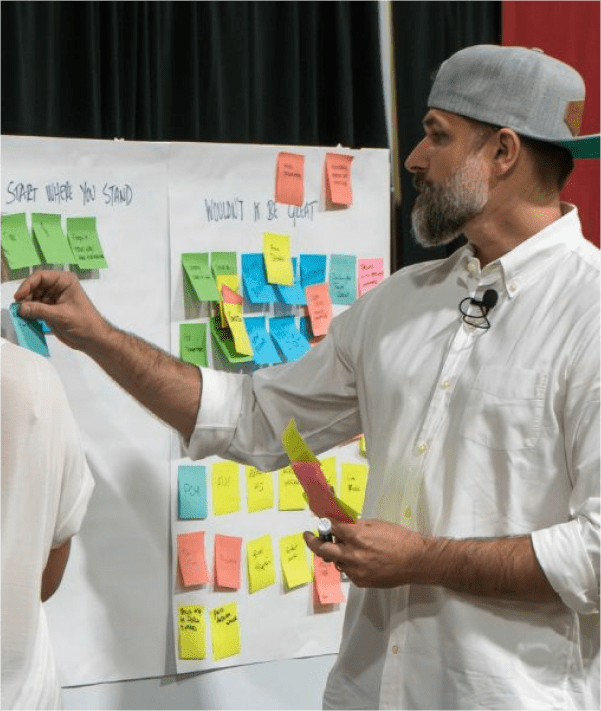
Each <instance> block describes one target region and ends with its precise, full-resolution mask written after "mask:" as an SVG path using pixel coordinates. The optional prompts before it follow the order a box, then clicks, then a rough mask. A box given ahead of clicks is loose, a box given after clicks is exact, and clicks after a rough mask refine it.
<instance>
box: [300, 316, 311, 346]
mask: <svg viewBox="0 0 601 711" xmlns="http://www.w3.org/2000/svg"><path fill="white" fill-rule="evenodd" d="M299 325H300V327H299V329H298V330H299V331H300V334H301V336H302V337H303V338H305V339H306V340H307V341H308V342H309V345H311V339H313V338H314V336H313V331H312V330H311V319H310V318H309V317H308V316H301V317H300V319H299Z"/></svg>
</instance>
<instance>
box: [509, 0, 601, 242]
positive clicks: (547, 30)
mask: <svg viewBox="0 0 601 711" xmlns="http://www.w3.org/2000/svg"><path fill="white" fill-rule="evenodd" d="M600 7H601V4H600V3H598V2H590V1H589V0H586V1H584V2H583V1H581V0H576V1H571V2H570V1H567V2H565V1H563V0H561V1H555V0H554V1H553V2H531V1H530V0H517V2H516V1H513V0H511V1H509V0H505V1H504V2H503V44H506V45H519V46H522V47H539V48H540V49H542V50H544V51H545V52H546V53H547V54H550V55H551V56H553V57H556V58H557V59H561V60H562V61H563V62H567V63H568V64H571V65H572V66H573V67H574V68H575V69H577V70H578V71H579V72H580V74H581V75H582V76H583V77H584V82H585V84H586V102H585V107H584V117H583V121H582V128H581V131H580V133H581V135H586V134H589V133H599V83H600V82H599V45H600V39H599V21H600V17H599V9H600ZM599 190H600V185H599V160H598V159H595V160H590V159H589V160H576V168H575V169H574V172H573V173H572V177H571V179H570V182H569V183H568V185H567V186H566V188H565V190H564V191H563V193H562V198H563V199H564V200H566V201H567V202H572V203H574V204H575V205H577V206H578V209H579V211H580V218H581V220H582V228H583V231H584V234H585V235H586V237H588V238H589V239H590V240H591V242H594V243H595V244H596V245H597V246H599Z"/></svg>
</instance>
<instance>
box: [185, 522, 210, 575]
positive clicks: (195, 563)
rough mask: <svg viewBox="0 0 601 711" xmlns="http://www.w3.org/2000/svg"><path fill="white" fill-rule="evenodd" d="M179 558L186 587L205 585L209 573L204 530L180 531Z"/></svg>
mask: <svg viewBox="0 0 601 711" xmlns="http://www.w3.org/2000/svg"><path fill="white" fill-rule="evenodd" d="M177 559H178V561H179V569H180V571H181V574H182V581H183V583H184V587H186V588H188V587H190V586H192V585H204V584H205V583H207V582H208V581H209V573H208V571H207V564H206V562H205V534H204V531H195V532H194V533H178V535H177Z"/></svg>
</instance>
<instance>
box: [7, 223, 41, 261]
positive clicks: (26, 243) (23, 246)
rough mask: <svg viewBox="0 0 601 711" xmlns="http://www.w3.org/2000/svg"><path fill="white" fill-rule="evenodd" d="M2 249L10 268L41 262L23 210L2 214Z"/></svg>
mask: <svg viewBox="0 0 601 711" xmlns="http://www.w3.org/2000/svg"><path fill="white" fill-rule="evenodd" d="M2 250H3V252H4V257H5V258H6V261H7V262H8V266H9V267H10V268H11V269H23V268H24V267H33V266H35V265H36V264H40V263H41V262H40V257H39V255H38V253H37V250H36V248H35V245H34V243H33V239H32V237H31V235H30V234H29V230H28V229H27V222H26V221H25V213H24V212H19V213H17V214H15V215H2Z"/></svg>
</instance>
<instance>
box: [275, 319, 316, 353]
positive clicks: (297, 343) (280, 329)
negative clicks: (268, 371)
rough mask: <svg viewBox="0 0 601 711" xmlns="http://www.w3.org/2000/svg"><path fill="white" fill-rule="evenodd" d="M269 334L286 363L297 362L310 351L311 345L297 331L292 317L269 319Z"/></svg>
mask: <svg viewBox="0 0 601 711" xmlns="http://www.w3.org/2000/svg"><path fill="white" fill-rule="evenodd" d="M269 333H270V335H271V337H272V338H273V340H274V341H275V342H276V343H277V346H278V348H279V349H280V350H281V351H282V353H283V354H284V358H286V360H288V361H293V360H299V359H300V358H302V357H303V356H304V355H305V353H308V352H309V351H310V350H311V345H310V344H309V341H307V339H306V338H304V337H303V336H302V335H301V333H300V332H299V331H298V330H297V328H296V326H295V324H294V316H276V317H275V318H270V319H269Z"/></svg>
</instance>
